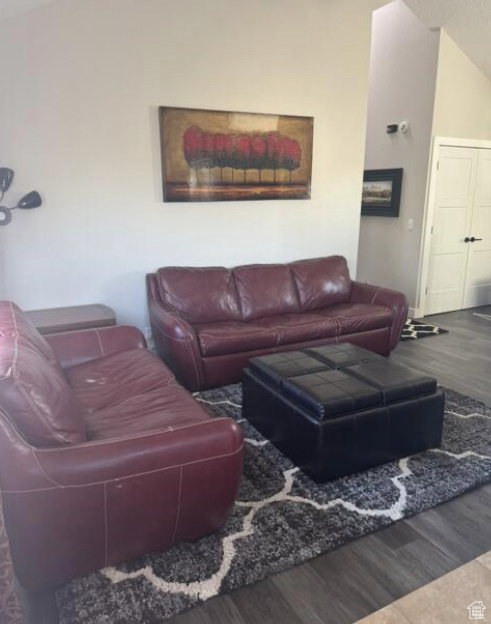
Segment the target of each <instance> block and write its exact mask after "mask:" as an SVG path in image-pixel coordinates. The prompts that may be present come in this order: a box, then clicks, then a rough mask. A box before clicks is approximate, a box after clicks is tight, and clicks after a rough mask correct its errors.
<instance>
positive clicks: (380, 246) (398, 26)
mask: <svg viewBox="0 0 491 624" xmlns="http://www.w3.org/2000/svg"><path fill="white" fill-rule="evenodd" d="M438 47H439V33H438V32H435V31H430V30H429V29H428V28H427V27H426V26H424V25H423V23H422V22H420V21H419V19H418V18H417V17H416V16H415V15H414V14H413V13H412V12H411V11H410V9H409V8H408V7H407V6H406V5H405V4H404V2H402V0H397V1H396V2H392V3H391V4H389V5H387V6H385V7H382V8H381V9H378V10H377V11H375V13H374V16H373V27H372V47H371V60H370V92H369V104H368V121H367V143H366V155H365V168H366V169H393V168H398V167H402V168H403V169H404V174H403V176H404V177H403V187H402V196H401V208H400V216H399V218H385V217H362V218H361V228H360V243H359V255H358V277H359V278H360V279H361V280H362V281H368V282H371V283H374V284H381V285H384V286H387V287H390V288H394V289H396V290H401V291H403V292H404V293H405V294H406V295H407V297H408V299H409V304H410V306H414V305H415V301H416V291H417V281H418V269H419V255H420V241H421V233H422V227H423V218H424V206H425V194H426V179H427V171H428V159H429V152H430V144H431V126H432V114H433V103H434V95H435V82H436V73H437V63H438ZM402 120H408V121H409V122H410V124H411V130H410V132H409V133H407V134H402V133H398V134H394V135H388V134H387V133H386V126H387V125H388V124H390V123H399V122H400V121H402ZM409 219H413V220H414V229H413V230H412V231H410V230H408V220H409Z"/></svg>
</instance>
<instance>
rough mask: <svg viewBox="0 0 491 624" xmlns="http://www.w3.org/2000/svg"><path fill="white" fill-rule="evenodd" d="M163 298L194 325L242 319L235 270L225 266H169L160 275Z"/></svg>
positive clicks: (158, 275) (160, 271)
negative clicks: (234, 276) (233, 272)
mask: <svg viewBox="0 0 491 624" xmlns="http://www.w3.org/2000/svg"><path fill="white" fill-rule="evenodd" d="M157 280H158V284H159V291H160V296H161V297H162V299H163V300H164V301H165V303H167V304H168V305H169V306H171V307H172V308H174V309H175V310H177V312H179V314H181V315H182V317H183V318H184V319H185V320H186V321H189V322H190V323H214V322H220V321H237V320H240V318H241V315H240V308H239V304H238V300H237V292H236V289H235V284H234V278H233V274H232V271H230V270H229V269H225V268H223V267H206V268H186V267H165V268H163V269H159V270H158V272H157Z"/></svg>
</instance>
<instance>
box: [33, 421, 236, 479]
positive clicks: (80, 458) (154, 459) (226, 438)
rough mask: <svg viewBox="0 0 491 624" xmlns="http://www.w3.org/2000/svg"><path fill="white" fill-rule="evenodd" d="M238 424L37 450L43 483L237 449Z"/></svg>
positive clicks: (152, 467) (157, 466)
mask: <svg viewBox="0 0 491 624" xmlns="http://www.w3.org/2000/svg"><path fill="white" fill-rule="evenodd" d="M242 445H243V434H242V428H241V427H240V425H238V424H237V423H236V422H235V421H233V420H231V419H229V418H210V419H209V420H203V421H201V422H197V423H193V424H188V425H183V426H181V427H179V426H172V427H168V428H166V429H163V430H162V431H154V432H149V433H144V434H140V435H133V436H125V437H120V438H113V439H110V440H100V441H94V442H87V443H84V444H77V445H71V446H62V447H54V448H49V449H36V451H35V456H36V459H37V463H38V465H39V467H40V468H41V469H42V472H43V473H44V475H45V476H46V478H47V480H48V482H47V485H48V483H51V484H52V485H56V486H58V487H61V488H65V487H81V486H92V485H96V484H99V483H108V482H113V481H119V480H124V479H128V478H131V477H133V476H135V475H136V476H138V477H144V476H145V475H146V474H148V475H151V474H154V473H155V472H156V471H165V470H172V469H174V468H181V467H183V466H187V465H193V464H200V463H205V462H208V461H213V460H215V459H219V458H223V457H229V456H232V455H235V454H237V453H238V452H240V451H241V449H242Z"/></svg>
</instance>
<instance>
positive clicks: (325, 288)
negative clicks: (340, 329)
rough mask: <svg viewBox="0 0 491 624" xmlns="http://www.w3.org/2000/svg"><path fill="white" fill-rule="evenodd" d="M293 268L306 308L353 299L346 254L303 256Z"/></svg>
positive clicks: (302, 306)
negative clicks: (310, 257) (309, 258)
mask: <svg viewBox="0 0 491 624" xmlns="http://www.w3.org/2000/svg"><path fill="white" fill-rule="evenodd" d="M290 268H291V271H292V274H293V278H294V281H295V285H296V287H297V291H298V296H299V299H300V306H301V309H302V311H304V310H317V309H319V308H325V307H327V306H330V305H334V304H336V303H344V302H346V301H349V298H350V294H351V279H350V276H349V271H348V265H347V263H346V260H345V258H343V257H342V256H331V257H329V258H315V259H313V260H299V261H298V262H292V263H291V264H290Z"/></svg>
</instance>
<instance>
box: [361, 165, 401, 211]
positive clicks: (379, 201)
mask: <svg viewBox="0 0 491 624" xmlns="http://www.w3.org/2000/svg"><path fill="white" fill-rule="evenodd" d="M401 189H402V169H371V170H366V171H365V174H364V176H363V194H362V200H361V214H362V216H365V217H398V216H399V208H400V205H401Z"/></svg>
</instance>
